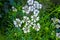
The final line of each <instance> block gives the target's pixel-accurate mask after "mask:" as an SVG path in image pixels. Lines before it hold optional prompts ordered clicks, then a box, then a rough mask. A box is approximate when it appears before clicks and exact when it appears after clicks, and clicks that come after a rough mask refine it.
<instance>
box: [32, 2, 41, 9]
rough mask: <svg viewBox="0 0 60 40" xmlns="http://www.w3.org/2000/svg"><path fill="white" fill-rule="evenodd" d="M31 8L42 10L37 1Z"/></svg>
mask: <svg viewBox="0 0 60 40" xmlns="http://www.w3.org/2000/svg"><path fill="white" fill-rule="evenodd" d="M33 6H34V8H37V9H41V8H42V4H39V3H38V2H37V1H34V4H33Z"/></svg>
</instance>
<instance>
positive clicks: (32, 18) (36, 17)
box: [31, 15, 39, 22]
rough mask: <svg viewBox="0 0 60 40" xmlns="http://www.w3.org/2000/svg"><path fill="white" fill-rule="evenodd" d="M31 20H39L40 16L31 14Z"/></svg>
mask: <svg viewBox="0 0 60 40" xmlns="http://www.w3.org/2000/svg"><path fill="white" fill-rule="evenodd" d="M31 21H33V22H37V21H39V16H35V15H32V16H31Z"/></svg>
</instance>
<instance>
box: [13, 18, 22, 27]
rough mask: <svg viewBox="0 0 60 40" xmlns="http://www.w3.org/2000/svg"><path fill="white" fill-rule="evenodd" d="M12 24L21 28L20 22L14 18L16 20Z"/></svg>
mask: <svg viewBox="0 0 60 40" xmlns="http://www.w3.org/2000/svg"><path fill="white" fill-rule="evenodd" d="M13 22H14V25H15V27H21V24H22V22H21V20H20V19H18V18H16V20H14V21H13Z"/></svg>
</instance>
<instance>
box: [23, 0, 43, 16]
mask: <svg viewBox="0 0 60 40" xmlns="http://www.w3.org/2000/svg"><path fill="white" fill-rule="evenodd" d="M41 8H42V4H39V2H37V1H34V0H28V1H27V5H25V6H24V7H22V9H23V12H25V13H26V14H29V13H30V12H33V13H34V14H35V15H38V13H39V9H41Z"/></svg>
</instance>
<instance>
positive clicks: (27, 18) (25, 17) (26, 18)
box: [22, 16, 30, 23]
mask: <svg viewBox="0 0 60 40" xmlns="http://www.w3.org/2000/svg"><path fill="white" fill-rule="evenodd" d="M29 20H30V19H29V17H27V16H23V20H22V22H23V23H24V22H29Z"/></svg>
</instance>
